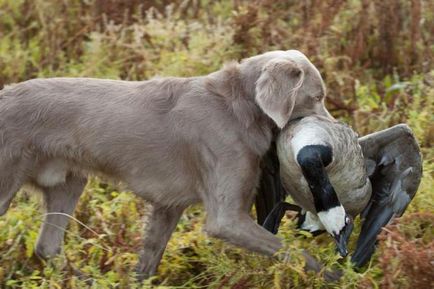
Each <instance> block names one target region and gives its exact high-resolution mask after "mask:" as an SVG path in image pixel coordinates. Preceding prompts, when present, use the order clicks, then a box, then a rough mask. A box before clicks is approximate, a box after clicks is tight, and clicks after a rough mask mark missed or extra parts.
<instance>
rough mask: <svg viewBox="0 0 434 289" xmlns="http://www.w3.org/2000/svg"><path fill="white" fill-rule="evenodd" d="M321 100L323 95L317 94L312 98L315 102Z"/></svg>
mask: <svg viewBox="0 0 434 289" xmlns="http://www.w3.org/2000/svg"><path fill="white" fill-rule="evenodd" d="M323 98H324V95H323V94H317V95H316V96H315V97H314V99H315V100H317V101H321V100H322V99H323Z"/></svg>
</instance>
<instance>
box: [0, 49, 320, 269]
mask: <svg viewBox="0 0 434 289" xmlns="http://www.w3.org/2000/svg"><path fill="white" fill-rule="evenodd" d="M324 94H325V88H324V84H323V81H322V79H321V76H320V74H319V72H318V70H317V69H316V68H315V67H314V66H313V65H312V63H310V61H309V60H308V59H307V58H306V57H305V56H304V55H303V54H302V53H301V52H298V51H296V50H289V51H272V52H268V53H264V54H262V55H258V56H255V57H251V58H247V59H245V60H243V61H242V62H241V63H235V62H234V63H230V64H228V65H226V66H224V67H223V68H222V69H221V70H219V71H217V72H214V73H211V74H209V75H206V76H200V77H191V78H175V77H170V78H155V79H151V80H148V81H138V82H129V81H117V80H102V79H90V78H49V79H34V80H29V81H25V82H22V83H19V84H15V85H10V86H7V87H6V88H4V89H3V90H1V91H0V214H4V213H5V212H6V211H7V209H8V207H9V204H10V202H11V200H12V198H13V197H14V195H15V193H16V192H17V190H19V188H20V187H21V186H22V185H24V184H31V185H33V186H35V187H37V188H39V189H40V190H41V191H42V192H43V195H44V200H45V205H46V209H47V212H48V213H54V212H61V213H65V214H72V213H73V210H74V207H75V205H76V203H77V200H78V199H79V197H80V195H81V193H82V191H83V188H84V186H85V184H86V178H87V175H88V174H89V173H96V174H103V175H106V176H109V177H111V178H113V179H115V180H120V181H122V182H124V183H126V184H127V185H128V186H129V188H130V189H131V190H133V191H134V192H135V193H136V194H137V195H139V196H141V197H143V198H144V199H145V200H147V201H149V202H150V203H151V204H152V205H153V212H152V214H151V216H150V218H149V224H148V229H147V230H148V233H147V234H146V236H145V244H144V249H143V252H142V257H141V260H140V263H139V265H138V268H139V271H140V273H141V274H142V276H143V277H146V276H149V275H152V274H154V273H155V272H156V269H157V266H158V264H159V262H160V259H161V256H162V254H163V251H164V249H165V247H166V244H167V242H168V240H169V238H170V235H171V234H172V231H173V230H174V228H175V227H176V223H177V221H178V219H179V217H180V215H181V213H182V211H183V210H184V209H185V208H186V207H187V206H189V205H190V204H193V203H197V202H202V203H203V204H204V206H205V210H206V213H207V218H206V225H205V230H206V231H207V232H208V233H209V234H210V235H211V236H215V237H218V238H221V239H224V240H226V241H229V242H230V243H232V244H236V245H239V246H242V247H244V248H246V249H249V250H253V251H256V252H260V253H263V254H268V255H272V254H274V253H275V252H276V251H277V250H278V249H279V248H280V247H281V242H280V240H279V239H278V238H277V237H276V236H274V235H272V234H271V233H269V232H267V231H266V230H264V229H263V228H262V227H260V226H259V225H257V224H256V223H255V222H254V221H253V219H252V218H251V217H250V216H249V210H250V208H251V204H252V201H253V197H254V188H255V186H256V184H257V181H258V176H259V173H260V172H259V161H260V159H261V156H263V155H264V153H265V152H266V151H267V149H268V148H269V146H270V143H271V140H272V137H273V133H272V131H273V130H274V129H275V128H276V127H280V128H282V127H283V126H284V125H285V124H286V123H287V122H288V120H290V119H293V118H296V117H300V116H304V115H310V114H315V113H316V114H322V115H328V112H327V111H326V109H325V108H324V102H323V101H324ZM66 226H67V218H66V217H65V216H63V215H56V214H48V215H47V217H46V220H45V222H44V224H43V225H42V228H41V231H40V235H39V239H38V242H37V245H36V253H37V254H38V255H40V256H42V257H50V256H53V255H55V254H57V253H58V252H59V251H60V246H61V244H62V241H63V235H64V229H65V227H66Z"/></svg>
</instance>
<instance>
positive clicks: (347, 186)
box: [255, 116, 423, 268]
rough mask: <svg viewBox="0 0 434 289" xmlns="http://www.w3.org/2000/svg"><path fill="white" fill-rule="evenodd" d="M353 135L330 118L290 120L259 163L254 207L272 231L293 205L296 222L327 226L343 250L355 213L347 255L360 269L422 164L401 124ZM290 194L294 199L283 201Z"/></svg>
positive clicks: (311, 227)
mask: <svg viewBox="0 0 434 289" xmlns="http://www.w3.org/2000/svg"><path fill="white" fill-rule="evenodd" d="M356 138H357V134H356V133H355V132H353V131H352V130H351V128H350V127H348V126H347V125H345V124H343V123H340V122H338V121H336V120H334V119H330V118H324V117H319V116H311V117H305V118H303V119H301V118H299V119H295V120H293V121H291V122H290V123H289V124H288V125H287V126H286V127H285V128H284V129H283V131H282V132H281V134H280V136H279V137H278V140H277V145H276V143H273V144H272V146H271V147H270V150H269V151H268V152H267V154H266V155H265V157H264V158H263V160H262V162H261V169H262V175H261V178H260V182H259V187H258V192H257V195H256V201H255V206H256V212H257V219H258V223H259V224H261V225H262V226H263V227H264V228H266V229H267V230H269V231H270V232H272V233H273V234H276V233H277V231H278V228H279V225H280V222H281V219H282V217H283V216H284V213H285V211H286V210H292V211H298V212H299V213H298V215H297V217H298V218H299V219H298V224H297V225H298V227H299V228H301V229H304V230H308V231H310V232H312V233H313V235H316V234H318V233H320V232H323V230H326V231H327V232H329V234H331V235H332V236H333V237H334V238H335V240H336V243H337V245H338V246H337V247H338V251H339V253H340V254H341V255H345V254H346V253H347V250H346V242H347V239H348V237H349V235H350V234H351V230H352V222H351V221H352V220H351V218H354V217H355V216H356V215H360V218H361V221H362V227H361V230H360V234H359V236H358V239H357V244H356V248H355V251H354V254H353V255H352V258H351V261H352V263H353V264H354V266H355V267H356V268H361V267H362V266H364V265H365V264H367V262H369V260H370V259H371V257H372V255H373V253H374V252H375V247H376V244H377V236H378V235H379V233H380V232H381V229H382V228H383V227H384V226H386V225H387V224H388V223H389V222H390V221H391V220H393V219H394V218H396V217H400V216H402V215H403V214H404V212H405V210H406V209H407V207H408V205H409V204H410V202H411V200H412V199H413V198H414V196H415V195H416V193H417V190H418V187H419V185H420V182H421V177H422V171H423V166H422V156H421V153H420V147H419V145H418V143H417V140H416V138H415V136H414V134H413V132H412V130H411V128H410V127H409V126H408V125H407V124H404V123H402V124H397V125H395V126H393V127H390V128H387V129H384V130H381V131H376V132H373V133H371V134H368V135H366V136H363V137H360V138H358V140H357V142H356V141H355V140H356ZM276 147H277V148H276ZM365 181H366V182H365ZM288 194H289V195H291V196H292V198H293V199H294V201H295V202H297V204H298V206H297V205H294V204H289V203H287V202H285V198H286V196H287V195H288ZM335 195H336V198H335ZM336 199H337V201H336ZM367 200H368V202H367ZM321 204H322V205H321ZM321 206H322V207H321ZM343 215H345V217H342V216H343ZM347 217H348V219H347ZM342 219H344V220H345V221H342ZM339 229H340V230H341V231H339V232H340V233H338V234H337V235H336V232H338V230H339Z"/></svg>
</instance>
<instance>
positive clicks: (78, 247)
mask: <svg viewBox="0 0 434 289" xmlns="http://www.w3.org/2000/svg"><path fill="white" fill-rule="evenodd" d="M276 49H282V50H287V49H298V50H301V51H302V52H303V53H305V54H306V55H307V56H308V57H309V58H310V59H311V61H312V62H313V63H314V64H315V65H316V66H317V67H318V68H319V70H320V72H321V74H322V75H323V77H324V79H325V82H326V85H327V88H328V98H327V107H328V109H329V110H330V112H331V113H332V114H333V115H334V116H335V117H337V118H339V119H341V120H343V121H346V122H348V123H350V124H351V125H352V126H353V128H354V129H355V130H357V131H358V132H359V134H361V135H364V134H367V133H369V132H372V131H376V130H380V129H384V128H387V127H390V126H392V125H394V124H397V123H400V122H406V123H408V124H409V125H410V127H411V128H412V129H413V131H414V133H415V135H416V137H417V139H418V141H419V144H420V145H421V147H422V152H423V157H424V178H423V181H422V184H421V186H420V190H419V192H418V194H417V196H416V198H415V199H414V201H413V203H412V205H411V206H410V208H409V210H408V211H407V213H406V214H405V215H404V217H403V218H402V219H401V220H399V221H397V222H396V223H395V224H393V225H392V226H391V227H390V228H389V229H388V230H387V231H385V232H384V234H383V236H382V241H381V242H380V245H379V250H378V252H377V254H376V257H375V258H374V259H373V261H372V263H371V264H370V266H369V268H367V271H365V273H356V272H354V271H352V270H351V268H350V266H349V264H348V263H345V262H344V263H343V264H338V262H337V258H336V256H335V254H334V251H333V246H332V244H331V243H330V242H329V240H328V239H327V238H325V237H320V238H316V239H314V238H312V237H311V236H310V235H306V236H302V237H300V236H295V229H294V227H295V226H294V224H293V221H292V220H290V219H287V220H285V223H284V225H283V227H284V228H283V232H282V233H281V234H282V236H283V237H285V238H286V240H287V241H288V246H289V248H291V250H292V252H294V253H293V256H292V259H291V262H289V263H281V262H280V263H279V262H273V261H271V260H269V259H267V258H263V257H259V256H257V255H255V254H250V253H247V252H245V251H243V250H239V249H237V248H234V247H232V246H229V245H225V244H223V243H222V242H220V241H217V240H215V239H211V238H208V237H206V236H205V235H204V234H202V233H201V222H202V219H203V215H202V210H201V208H200V207H194V208H192V209H190V210H189V211H188V212H187V213H186V214H185V216H183V218H182V220H181V222H180V224H179V226H178V228H177V232H176V233H175V236H174V238H173V239H172V241H171V242H170V243H169V247H168V250H167V251H166V254H165V257H164V259H163V263H162V266H161V268H160V276H159V277H156V278H155V279H154V280H150V281H148V283H146V284H144V285H143V286H142V287H143V288H148V287H150V286H151V284H153V285H152V286H155V287H161V288H171V287H173V286H178V287H177V288H238V289H239V288H272V287H275V288H305V287H311V288H316V287H321V286H323V287H329V286H330V288H334V287H333V286H338V287H339V288H378V287H381V288H409V287H413V288H429V287H431V288H432V287H433V286H434V283H433V282H434V281H433V278H434V266H433V264H434V241H433V240H434V229H433V221H434V179H433V178H434V162H433V158H434V150H433V148H432V146H433V142H434V67H433V61H434V60H433V55H434V2H433V1H429V0H407V1H403V0H322V1H321V0H306V1H273V0H259V1H243V0H232V1H230V0H223V1H210V0H184V1H165V0H161V1H158V0H155V1H140V0H124V1H120V0H93V1H92V0H0V88H2V87H3V86H4V85H7V84H10V83H15V82H19V81H23V80H27V79H31V78H36V77H54V76H73V77H78V76H86V77H99V78H113V79H125V80H144V79H148V78H151V77H153V76H157V75H158V76H169V75H170V76H194V75H202V74H207V73H210V72H213V71H215V70H218V69H219V68H220V67H221V66H222V65H223V64H224V63H225V62H227V61H230V60H233V59H235V60H240V59H242V58H245V57H248V56H253V55H256V54H259V53H262V52H265V51H269V50H276ZM39 207H40V205H39V202H38V201H37V200H36V199H35V198H34V197H33V195H30V194H26V193H25V192H23V193H21V194H20V195H19V197H18V198H17V199H16V200H15V202H14V204H13V208H12V209H11V210H10V211H9V213H8V214H7V215H6V216H5V217H2V218H0V288H3V287H5V288H78V287H85V288H86V287H92V288H139V287H140V285H139V284H137V283H135V281H134V276H133V275H134V274H133V269H134V264H135V262H136V260H137V255H136V254H135V253H136V252H137V251H138V250H139V249H140V238H141V235H142V231H143V225H142V222H141V219H142V218H143V216H144V215H145V212H146V204H144V203H143V202H142V201H141V200H139V199H137V198H135V197H134V195H132V194H131V193H128V192H122V191H117V190H116V189H115V188H112V187H111V186H109V185H107V184H104V183H101V182H100V181H99V180H98V179H94V180H92V181H91V182H90V184H89V185H88V188H87V191H86V194H85V195H84V196H83V198H82V200H81V202H80V204H79V207H78V209H77V212H76V215H75V217H76V218H77V219H78V220H80V221H81V222H83V223H85V224H86V225H87V226H89V228H86V227H84V226H82V225H80V224H79V223H78V222H73V223H72V224H71V226H70V228H69V231H68V234H67V238H66V239H67V241H66V246H65V256H62V257H59V258H58V259H56V260H55V261H53V262H50V264H45V263H43V262H41V261H40V260H38V259H37V258H35V257H34V256H33V255H32V250H33V245H34V241H35V238H36V236H37V230H38V226H37V224H40V222H41V217H42V215H41V211H40V208H39ZM356 233H357V232H356ZM300 248H306V249H308V250H309V251H310V252H312V253H313V254H315V255H316V256H317V257H318V258H321V260H324V262H326V263H327V264H329V265H331V266H340V267H342V268H343V269H344V270H345V272H346V275H345V277H344V278H343V280H342V281H341V283H340V284H339V285H336V284H335V285H330V284H329V285H325V284H323V281H321V279H320V278H317V277H316V276H313V275H306V274H305V273H303V270H302V266H303V263H302V260H301V258H300V256H299V254H298V253H297V252H299V250H300ZM164 286H166V287H164Z"/></svg>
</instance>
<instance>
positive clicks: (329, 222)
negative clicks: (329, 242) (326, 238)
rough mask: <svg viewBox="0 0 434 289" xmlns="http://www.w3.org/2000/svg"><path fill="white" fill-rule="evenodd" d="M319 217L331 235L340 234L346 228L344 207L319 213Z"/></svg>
mask: <svg viewBox="0 0 434 289" xmlns="http://www.w3.org/2000/svg"><path fill="white" fill-rule="evenodd" d="M318 217H319V219H320V221H321V223H322V224H323V225H324V227H325V229H326V230H327V232H329V233H330V234H339V232H340V231H341V230H342V229H343V228H344V227H345V219H346V213H345V209H344V207H342V205H341V206H339V207H334V208H331V209H328V210H327V211H322V212H319V213H318Z"/></svg>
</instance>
